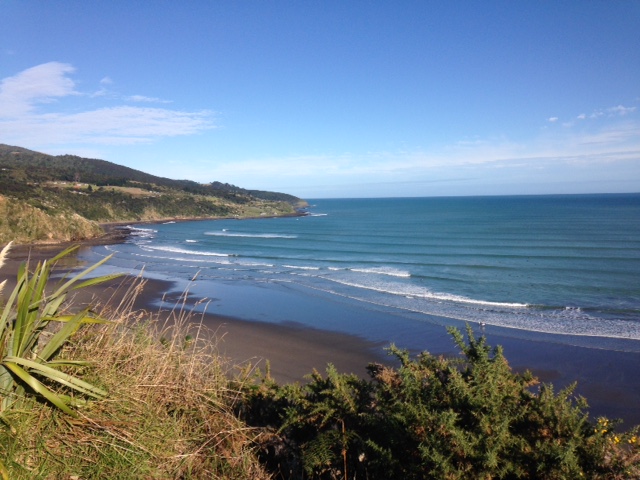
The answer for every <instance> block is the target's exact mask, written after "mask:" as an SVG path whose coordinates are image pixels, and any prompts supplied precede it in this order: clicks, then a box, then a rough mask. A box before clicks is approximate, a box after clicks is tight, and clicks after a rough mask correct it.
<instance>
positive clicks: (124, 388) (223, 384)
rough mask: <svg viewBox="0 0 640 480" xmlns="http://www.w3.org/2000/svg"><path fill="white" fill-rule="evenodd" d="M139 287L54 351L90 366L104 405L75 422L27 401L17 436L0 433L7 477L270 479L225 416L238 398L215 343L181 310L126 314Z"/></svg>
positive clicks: (91, 406)
mask: <svg viewBox="0 0 640 480" xmlns="http://www.w3.org/2000/svg"><path fill="white" fill-rule="evenodd" d="M141 288H142V283H138V284H137V285H136V286H134V287H132V288H131V289H130V290H129V291H128V292H127V294H126V295H125V296H124V298H123V300H122V302H121V303H120V304H119V305H117V306H116V307H115V308H112V309H111V310H110V311H104V310H103V312H102V315H103V316H106V317H107V318H109V319H111V320H112V322H113V323H112V324H110V325H100V326H93V327H91V328H85V329H84V330H82V331H81V332H79V333H78V335H77V336H76V337H74V341H73V344H72V345H69V346H67V347H65V349H64V351H63V352H61V357H62V358H66V359H83V360H90V361H91V366H90V367H86V368H85V370H84V371H83V372H82V378H83V379H85V380H86V381H89V382H93V383H94V384H95V385H97V386H99V387H101V388H103V389H105V390H107V391H108V393H109V395H108V397H107V399H106V400H102V401H92V402H89V403H87V405H86V406H85V407H83V408H81V409H80V410H79V418H72V417H69V416H66V415H64V414H61V413H60V412H56V411H54V410H53V409H51V408H49V407H47V406H45V405H42V404H38V403H36V402H34V401H32V400H28V399H25V408H24V409H23V410H21V411H17V412H16V413H15V415H14V422H13V423H14V424H15V425H18V429H17V431H16V432H15V434H11V435H9V436H7V431H5V432H0V444H3V443H4V447H1V446H0V456H2V457H4V458H5V459H6V460H5V464H6V465H7V468H8V469H9V471H10V474H11V478H25V479H26V478H78V479H80V478H82V479H87V478H111V479H116V478H123V479H124V478H127V479H129V478H144V479H147V478H163V479H171V478H225V479H233V478H237V479H241V478H242V479H245V478H252V479H253V478H255V479H261V478H268V475H266V474H265V473H264V471H263V469H262V467H260V465H259V464H258V462H257V460H256V458H255V456H254V453H253V451H252V447H251V443H252V440H253V437H254V436H255V435H257V432H256V431H255V430H253V429H251V428H247V427H246V426H245V425H244V424H243V423H242V422H240V421H239V420H238V419H237V418H236V417H235V416H234V415H233V412H232V408H233V403H234V401H235V399H236V398H237V396H238V393H237V392H236V391H233V390H230V388H229V385H230V383H229V380H228V376H227V373H228V369H229V368H230V365H229V364H228V363H227V362H226V361H225V360H224V359H222V358H221V357H220V356H219V355H218V354H217V353H216V349H215V342H213V343H212V338H213V337H214V335H212V333H211V332H205V331H204V329H203V328H202V327H201V326H200V325H199V324H198V323H197V322H196V323H192V321H193V320H194V317H193V316H192V315H190V314H189V313H185V308H184V306H178V307H177V308H176V309H175V310H174V311H173V312H172V313H171V314H170V315H169V317H168V318H167V319H165V320H161V319H160V318H159V317H158V316H157V315H150V314H147V313H140V312H138V313H136V312H133V311H132V309H131V305H132V304H133V301H134V298H135V295H136V294H137V293H138V292H139V290H140V289H141ZM196 320H197V318H196ZM76 372H77V371H76ZM3 449H4V450H5V451H3Z"/></svg>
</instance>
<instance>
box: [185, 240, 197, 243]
mask: <svg viewBox="0 0 640 480" xmlns="http://www.w3.org/2000/svg"><path fill="white" fill-rule="evenodd" d="M185 242H187V243H198V241H197V240H185Z"/></svg>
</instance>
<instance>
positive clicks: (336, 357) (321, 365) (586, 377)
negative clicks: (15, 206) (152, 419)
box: [0, 232, 640, 429]
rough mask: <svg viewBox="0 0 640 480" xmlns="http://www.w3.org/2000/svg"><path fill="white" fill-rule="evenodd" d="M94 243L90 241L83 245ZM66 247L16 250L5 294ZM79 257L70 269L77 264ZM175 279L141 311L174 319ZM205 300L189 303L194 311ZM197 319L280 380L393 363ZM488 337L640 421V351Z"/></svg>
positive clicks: (301, 331)
mask: <svg viewBox="0 0 640 480" xmlns="http://www.w3.org/2000/svg"><path fill="white" fill-rule="evenodd" d="M120 240H121V238H120V236H119V235H118V234H117V232H115V233H113V232H112V234H111V236H110V237H107V238H105V239H99V240H96V241H93V242H90V243H89V245H88V246H89V247H90V245H91V244H99V243H105V242H117V241H120ZM85 245H87V244H83V247H81V248H87V247H85ZM62 248H63V247H62V246H60V245H58V246H40V245H39V246H35V247H34V246H31V247H24V246H22V247H16V248H14V249H13V250H12V251H11V253H10V255H9V259H8V261H7V262H6V263H5V266H4V267H3V268H2V269H0V281H2V280H3V279H5V278H8V279H9V283H8V285H7V286H6V287H5V291H4V294H5V295H6V294H7V293H8V292H9V289H10V288H11V287H12V285H11V284H12V282H13V283H14V280H15V276H16V272H17V269H18V265H19V264H20V263H21V262H22V261H24V260H25V259H26V258H29V261H30V262H31V264H32V265H34V264H35V263H36V262H37V261H39V260H43V259H48V258H51V257H52V256H53V255H55V254H56V253H58V252H59V251H61V250H62ZM74 266H75V265H74V261H73V258H71V259H69V260H68V261H65V262H64V263H63V265H62V268H65V269H68V268H70V267H74ZM133 280H134V279H133V278H132V277H127V278H126V279H125V280H117V281H114V282H112V283H111V284H110V285H108V286H106V287H104V286H100V287H96V288H92V289H91V290H89V291H87V292H84V293H83V294H82V295H81V296H79V297H78V298H77V299H76V301H77V302H78V303H79V304H82V303H89V302H96V301H99V303H101V304H106V303H109V304H113V305H117V304H118V301H119V299H120V298H121V297H122V295H123V293H124V291H125V290H126V289H127V285H128V284H130V282H131V281H133ZM171 287H172V285H171V283H169V282H162V281H158V280H149V279H148V280H146V284H145V287H144V289H143V292H142V294H141V295H139V296H138V297H137V299H136V302H135V304H134V308H135V309H139V310H144V311H148V312H150V313H151V314H154V315H159V316H160V318H162V316H164V317H165V318H171V317H172V315H171V312H170V309H172V308H174V306H173V303H172V304H168V303H167V305H166V306H165V307H164V308H163V309H162V311H160V310H159V309H158V308H157V307H151V306H150V305H152V302H154V301H155V300H158V299H160V298H162V297H163V294H164V293H165V292H168V291H170V290H172V288H171ZM195 301H197V299H189V300H188V301H187V302H186V304H185V305H186V307H185V308H186V310H189V306H190V305H193V303H194V302H195ZM192 320H193V321H195V322H200V321H202V323H203V324H204V325H205V326H206V327H207V329H208V330H209V331H211V332H213V333H212V335H213V336H215V340H214V341H215V345H216V348H217V351H218V352H219V353H220V354H221V355H223V356H225V357H227V358H228V359H230V360H231V362H232V363H233V364H248V363H251V364H253V365H257V366H258V367H259V368H261V369H264V368H265V366H266V361H267V360H268V361H269V363H270V367H271V373H272V375H273V376H274V378H275V379H276V380H278V381H279V382H294V381H303V380H304V376H305V375H307V374H309V373H311V372H312V371H313V369H317V370H319V371H324V369H325V367H326V365H327V363H332V364H333V365H335V366H336V367H337V369H338V370H339V371H340V372H345V373H347V372H352V373H356V374H358V375H361V376H364V375H366V366H367V365H368V364H369V363H370V362H389V361H390V359H389V357H387V356H386V354H385V352H384V350H383V347H384V346H386V345H381V344H376V343H373V342H370V341H367V340H365V339H363V338H360V337H357V336H353V335H347V334H342V333H335V332H328V331H321V330H314V329H311V328H307V327H303V326H297V325H289V324H286V325H285V324H272V323H263V322H257V321H249V320H243V319H237V318H231V317H224V316H219V315H215V314H211V313H205V314H204V315H203V314H199V313H198V314H194V316H193V317H192ZM484 334H485V335H486V336H487V339H488V342H489V344H490V345H502V346H503V348H504V353H505V356H506V358H507V359H508V360H509V362H510V364H511V365H512V367H513V368H514V369H515V370H517V371H523V370H525V369H530V370H531V371H532V372H533V373H534V374H535V375H536V376H537V377H539V378H540V379H541V380H542V381H544V382H550V383H553V385H554V386H555V387H556V391H558V390H559V389H560V388H561V387H565V386H567V385H569V384H571V383H572V382H574V381H577V382H578V387H577V389H576V393H577V394H579V395H582V396H584V397H586V398H587V400H588V403H589V406H590V409H589V411H590V415H591V416H592V417H597V416H600V415H604V416H607V417H609V418H622V419H623V420H624V428H625V429H626V428H628V427H630V426H632V425H637V424H640V353H631V352H617V351H611V350H604V349H594V348H585V347H577V346H571V345H566V344H560V343H554V342H553V341H545V340H524V339H518V338H513V337H511V336H508V335H504V331H501V330H499V329H492V328H491V327H487V328H486V331H485V332H484ZM425 349H427V350H429V351H430V352H432V353H434V354H440V353H442V354H454V353H456V351H455V347H454V345H453V342H452V340H451V339H450V338H449V336H448V335H447V334H446V333H445V332H444V328H443V327H441V326H438V325H433V327H432V328H430V334H428V335H426V337H425Z"/></svg>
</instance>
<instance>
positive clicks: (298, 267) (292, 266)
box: [283, 265, 320, 270]
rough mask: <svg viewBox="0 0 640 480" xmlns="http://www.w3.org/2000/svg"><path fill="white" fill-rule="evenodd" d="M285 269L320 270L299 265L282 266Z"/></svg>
mask: <svg viewBox="0 0 640 480" xmlns="http://www.w3.org/2000/svg"><path fill="white" fill-rule="evenodd" d="M283 267H285V268H293V269H295V270H320V267H303V266H299V265H283Z"/></svg>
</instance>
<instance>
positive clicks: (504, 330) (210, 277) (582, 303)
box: [81, 194, 640, 352]
mask: <svg viewBox="0 0 640 480" xmlns="http://www.w3.org/2000/svg"><path fill="white" fill-rule="evenodd" d="M309 203H310V205H311V206H310V208H309V209H308V215H307V216H303V217H290V218H259V219H249V220H234V219H228V220H215V221H191V222H177V223H173V222H171V223H163V224H155V225H142V226H135V225H134V226H132V227H131V236H130V237H129V240H128V241H127V242H126V243H123V244H117V245H105V246H98V247H94V248H92V249H91V250H90V251H88V252H84V253H82V254H81V255H82V256H84V257H85V258H86V260H87V261H95V260H97V259H98V258H99V257H102V256H104V255H107V254H114V256H113V258H112V259H111V260H110V261H109V263H108V266H107V267H104V268H103V269H102V270H101V272H103V273H104V272H105V271H119V272H125V273H133V274H137V273H140V271H141V270H144V275H145V276H147V277H152V278H157V279H163V280H170V281H172V282H174V285H175V291H174V293H175V294H176V295H177V294H178V293H180V292H184V291H185V290H187V289H188V291H189V293H190V295H191V296H193V297H194V298H203V299H205V298H206V299H207V300H206V301H204V302H200V303H199V304H198V305H197V306H196V307H195V308H196V309H204V308H206V309H207V311H209V312H211V313H214V314H215V313H217V314H221V315H229V316H234V317H238V318H243V319H247V320H256V321H264V322H275V323H294V324H300V325H304V326H309V327H314V328H318V329H326V330H333V331H341V332H346V333H352V334H356V335H359V336H361V337H364V338H367V339H370V340H373V341H378V342H395V343H397V344H398V345H399V346H402V347H406V348H410V349H416V350H421V349H423V348H425V346H424V344H426V343H427V339H425V337H424V334H423V332H424V331H425V329H426V327H427V326H430V327H433V325H434V324H435V325H441V326H442V330H443V331H444V330H445V329H444V327H445V326H448V325H453V326H458V327H460V326H463V325H464V324H465V323H469V324H471V325H473V326H474V328H480V327H481V328H482V329H485V328H486V329H493V330H494V331H497V332H500V334H501V335H508V336H513V337H519V338H544V339H546V340H550V341H554V342H558V343H563V342H564V343H568V344H572V345H582V346H592V347H597V348H606V349H612V350H620V351H634V352H638V351H640V194H619V195H617V194H616V195H548V196H496V197H439V198H384V199H318V200H309ZM176 295H174V298H175V296H176Z"/></svg>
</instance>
